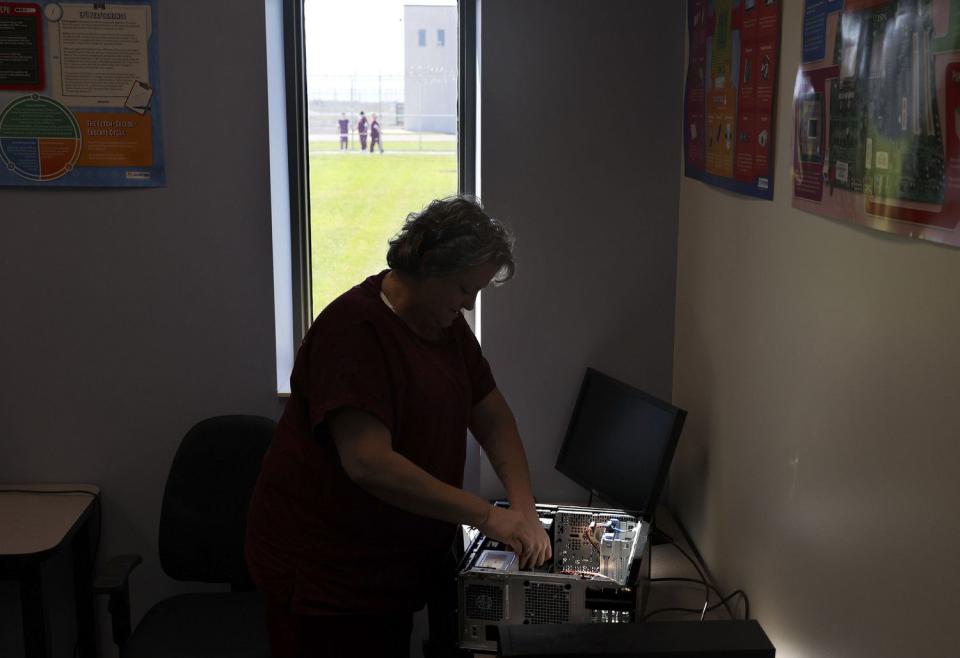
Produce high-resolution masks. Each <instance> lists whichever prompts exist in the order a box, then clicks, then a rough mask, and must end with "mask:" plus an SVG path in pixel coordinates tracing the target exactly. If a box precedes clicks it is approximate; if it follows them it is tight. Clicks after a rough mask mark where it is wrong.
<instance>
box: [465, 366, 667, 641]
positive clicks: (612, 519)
mask: <svg viewBox="0 0 960 658" xmlns="http://www.w3.org/2000/svg"><path fill="white" fill-rule="evenodd" d="M685 417H686V412H685V411H683V410H682V409H678V408H676V407H674V406H673V405H670V404H669V403H666V402H664V401H662V400H659V399H657V398H656V397H654V396H651V395H649V394H647V393H645V392H643V391H640V390H639V389H636V388H634V387H632V386H629V385H627V384H624V383H623V382H620V381H617V380H616V379H613V378H612V377H609V376H607V375H604V374H603V373H600V372H598V371H596V370H593V369H591V368H588V369H587V372H586V375H585V376H584V379H583V383H582V384H581V387H580V392H579V395H578V396H577V401H576V404H575V406H574V410H573V414H572V416H571V419H570V423H569V425H568V427H567V434H566V437H565V438H564V442H563V445H562V447H561V449H560V454H559V457H558V459H557V465H556V468H557V470H558V471H560V472H561V473H563V474H565V475H567V476H568V477H570V478H571V479H572V480H574V481H575V482H577V483H578V484H580V485H581V486H583V487H584V488H586V489H587V490H588V491H590V493H591V498H592V496H593V494H594V493H596V494H597V495H598V496H599V497H600V498H601V499H602V500H604V501H605V502H607V503H608V504H614V505H616V507H602V508H601V507H589V506H586V507H581V506H576V505H561V504H557V505H544V504H538V505H537V512H538V514H539V516H540V520H541V523H542V524H543V526H544V529H545V530H546V531H547V533H548V535H549V536H550V539H551V542H552V547H553V559H552V560H550V561H548V562H547V563H545V564H544V565H542V566H540V567H537V568H535V569H533V570H529V571H524V570H521V569H520V568H519V565H518V561H517V558H516V556H515V555H514V554H513V553H511V552H509V551H507V550H506V547H504V546H502V545H501V544H500V543H499V542H497V541H494V540H492V539H490V538H488V537H485V536H484V535H483V534H482V533H480V532H479V531H478V530H476V529H475V528H466V529H465V530H466V532H467V536H466V543H467V548H466V551H465V553H464V556H463V559H462V560H461V562H460V566H459V569H458V576H457V590H458V625H459V629H458V633H459V638H458V639H459V646H460V648H461V649H465V650H471V651H477V652H495V651H496V650H497V638H498V628H499V626H500V625H502V624H565V623H601V624H604V623H624V622H631V621H634V620H635V619H636V618H637V616H638V613H639V614H642V611H643V609H644V606H645V602H646V596H647V586H646V585H647V582H648V581H649V577H650V572H649V569H650V537H651V533H652V531H653V512H654V509H655V508H656V505H657V502H658V500H659V497H660V492H661V491H662V489H663V486H664V483H665V481H666V476H667V472H668V470H669V468H670V462H671V461H672V459H673V453H674V450H675V448H676V445H677V440H678V438H679V436H680V431H681V430H682V428H683V422H684V419H685ZM497 504H498V505H506V504H507V503H503V502H498V503H497Z"/></svg>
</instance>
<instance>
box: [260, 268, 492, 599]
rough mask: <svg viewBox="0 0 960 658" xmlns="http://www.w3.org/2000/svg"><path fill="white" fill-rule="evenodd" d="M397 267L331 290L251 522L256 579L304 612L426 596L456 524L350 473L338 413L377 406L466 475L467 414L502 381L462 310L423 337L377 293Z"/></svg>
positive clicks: (304, 350)
mask: <svg viewBox="0 0 960 658" xmlns="http://www.w3.org/2000/svg"><path fill="white" fill-rule="evenodd" d="M386 273H387V272H386V271H384V272H381V273H380V274H378V275H375V276H372V277H370V278H368V279H367V280H366V281H364V282H363V283H361V284H360V285H358V286H355V287H354V288H352V289H351V290H349V291H347V292H346V293H344V294H343V295H341V296H340V297H339V298H337V299H336V300H334V301H333V302H332V303H331V304H330V305H329V306H328V307H327V308H326V309H324V311H323V312H322V313H321V314H320V315H319V316H318V317H317V319H316V320H315V321H314V323H313V326H312V327H311V328H310V330H309V331H308V332H307V335H306V337H305V338H304V340H303V343H302V344H301V346H300V349H299V351H298V352H297V358H296V361H295V363H294V366H293V374H292V375H291V377H290V385H291V394H290V398H289V399H288V401H287V405H286V408H285V410H284V413H283V417H282V418H281V419H280V423H279V426H278V428H277V433H276V435H275V436H274V440H273V444H272V445H271V446H270V450H269V451H268V452H267V455H266V457H265V458H264V461H263V470H262V471H261V474H260V478H259V480H258V482H257V486H256V489H255V491H254V495H253V499H252V501H251V504H250V514H249V517H248V523H247V543H246V554H247V562H248V564H249V566H250V571H251V574H252V575H253V578H254V581H255V582H256V583H257V585H258V586H259V587H260V588H261V589H264V590H266V591H268V592H271V593H273V594H279V595H289V596H291V600H292V610H293V611H294V612H297V613H302V614H325V613H348V612H371V611H382V610H395V609H408V610H416V609H419V608H420V607H422V605H423V597H424V592H423V588H424V585H425V582H426V580H427V578H428V574H429V573H430V570H431V568H433V567H434V566H435V565H436V564H437V563H438V562H439V561H440V558H441V557H442V556H443V555H444V554H445V553H446V551H448V550H449V548H450V545H451V542H452V540H453V536H454V535H453V531H454V526H453V525H452V524H449V523H443V522H441V521H436V520H433V519H428V518H426V517H423V516H419V515H416V514H412V513H409V512H405V511H403V510H401V509H400V508H398V507H394V506H392V505H390V504H389V503H387V502H384V501H381V500H380V499H378V498H376V497H374V496H373V495H371V494H369V493H367V492H366V491H365V490H363V489H361V488H360V487H359V486H357V485H356V484H354V483H353V481H352V480H350V478H349V477H348V476H347V475H346V473H345V472H344V470H343V467H342V466H341V464H340V459H339V456H338V454H337V450H336V446H335V445H334V443H333V441H332V439H331V437H330V435H329V427H328V423H327V420H328V418H329V416H330V413H331V412H333V411H335V410H337V409H339V408H341V407H354V408H356V409H361V410H363V411H366V412H368V413H370V414H373V415H374V416H376V417H377V418H379V419H380V421H381V422H382V423H383V424H384V425H385V426H386V427H387V429H389V430H390V434H391V436H392V442H393V449H394V450H396V451H397V452H398V453H400V454H401V455H403V456H404V457H406V458H408V459H409V460H411V461H412V462H413V463H414V464H416V465H417V466H419V467H421V468H422V469H424V470H425V471H427V472H428V473H430V474H431V475H433V476H434V477H436V478H438V479H439V480H441V481H443V482H446V483H447V484H450V485H453V486H455V487H460V486H462V485H463V466H464V459H465V454H466V433H467V424H468V422H469V419H470V414H471V410H472V409H473V406H474V405H475V404H477V403H478V402H479V401H480V400H482V399H483V398H484V397H485V396H486V395H487V394H488V393H490V392H491V391H492V390H493V389H494V387H495V383H494V380H493V375H492V374H491V372H490V367H489V365H488V364H487V361H486V359H484V357H483V354H482V353H481V352H480V345H479V344H478V343H477V340H476V337H475V336H474V335H473V332H472V331H470V327H469V326H467V323H466V321H465V320H464V319H463V317H462V316H458V317H457V319H456V321H455V322H454V323H453V325H452V326H451V327H449V328H448V329H447V330H446V332H445V336H444V337H443V338H442V339H440V340H437V341H428V340H425V339H423V338H421V337H419V336H418V335H417V334H416V333H414V332H413V330H412V329H410V327H409V326H407V324H406V323H405V322H404V321H403V320H401V319H400V318H399V317H397V316H396V315H395V314H394V313H393V311H391V310H390V309H389V308H388V307H387V306H386V304H384V302H383V300H382V299H381V298H380V285H381V282H382V280H383V277H384V276H385V275H386Z"/></svg>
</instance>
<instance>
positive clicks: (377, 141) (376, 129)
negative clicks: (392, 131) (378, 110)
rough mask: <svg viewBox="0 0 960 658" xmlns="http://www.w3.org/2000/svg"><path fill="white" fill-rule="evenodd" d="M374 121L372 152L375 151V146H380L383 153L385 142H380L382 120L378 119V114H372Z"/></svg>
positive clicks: (371, 135)
mask: <svg viewBox="0 0 960 658" xmlns="http://www.w3.org/2000/svg"><path fill="white" fill-rule="evenodd" d="M370 116H371V118H372V121H371V122H370V152H371V153H373V147H374V146H379V147H380V152H381V153H383V144H381V143H380V122H379V121H377V115H376V114H372V115H370Z"/></svg>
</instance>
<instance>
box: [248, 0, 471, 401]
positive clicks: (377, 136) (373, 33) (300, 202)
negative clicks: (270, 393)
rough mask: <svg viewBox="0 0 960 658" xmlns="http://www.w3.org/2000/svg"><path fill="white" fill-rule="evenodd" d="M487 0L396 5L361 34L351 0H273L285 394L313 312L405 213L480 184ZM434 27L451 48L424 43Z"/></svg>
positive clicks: (281, 384) (356, 276)
mask: <svg viewBox="0 0 960 658" xmlns="http://www.w3.org/2000/svg"><path fill="white" fill-rule="evenodd" d="M427 1H428V2H429V1H432V2H438V3H439V2H449V1H450V0H427ZM478 1H479V0H465V2H463V4H461V5H460V6H459V7H458V6H456V5H454V6H451V5H440V4H434V5H430V4H417V5H408V4H405V2H404V0H384V7H382V8H381V9H380V10H378V12H376V13H375V14H376V15H377V18H376V19H374V20H373V21H365V23H364V39H362V40H359V41H358V40H356V39H355V38H354V36H355V35H354V33H353V32H352V31H350V30H344V29H342V27H343V25H345V24H349V23H350V21H351V20H352V18H351V16H352V13H351V12H352V7H353V5H352V3H351V2H350V0H265V3H266V8H267V30H268V35H267V46H268V57H267V60H268V61H267V64H268V82H269V89H270V91H269V100H268V106H269V112H270V148H271V162H270V169H271V190H272V194H271V198H272V204H273V207H272V212H273V224H274V269H275V272H274V282H275V286H274V292H275V304H276V312H277V386H278V390H279V391H280V392H281V393H284V392H287V393H288V392H289V375H290V370H291V368H292V364H293V357H294V346H295V345H297V344H298V343H299V342H300V340H301V339H302V337H303V335H304V334H305V332H306V329H307V328H308V327H309V325H310V323H311V322H312V321H313V318H314V317H315V316H316V315H317V314H318V313H319V312H320V311H322V310H323V308H324V307H325V306H326V305H327V304H328V303H329V302H330V301H332V300H333V299H334V298H335V297H336V296H338V295H339V294H341V293H342V292H344V291H345V290H347V289H348V288H349V287H351V286H353V285H356V284H357V283H359V282H360V281H361V280H362V279H363V278H365V277H366V276H369V275H370V274H375V273H376V272H378V271H380V270H381V269H384V268H385V267H386V242H387V240H388V239H389V238H390V237H392V236H393V235H394V234H395V233H396V231H397V229H399V227H400V225H401V222H402V220H403V218H404V217H405V216H406V215H407V213H409V212H411V211H415V210H419V209H420V208H422V207H423V206H424V205H426V204H427V203H429V201H431V200H432V199H434V198H437V197H441V196H448V195H450V194H455V193H457V192H461V193H476V192H477V189H476V186H475V183H474V172H475V171H476V149H475V144H476V137H475V128H474V126H475V116H476V102H475V99H476V87H477V82H476V45H475V44H476V22H477V13H476V4H477V3H478ZM388 4H389V6H387V5H388ZM424 24H426V25H433V26H436V25H443V26H444V27H442V28H434V29H437V40H438V44H439V45H443V46H446V34H447V33H448V32H450V31H451V30H455V31H453V32H451V34H453V35H454V36H453V37H451V40H452V43H451V44H450V45H451V47H450V48H445V49H444V51H437V50H433V49H427V50H421V48H424V47H425V46H426V38H427V31H428V30H427V29H422V28H418V27H416V26H417V25H424ZM458 26H459V27H458ZM478 308H479V307H478Z"/></svg>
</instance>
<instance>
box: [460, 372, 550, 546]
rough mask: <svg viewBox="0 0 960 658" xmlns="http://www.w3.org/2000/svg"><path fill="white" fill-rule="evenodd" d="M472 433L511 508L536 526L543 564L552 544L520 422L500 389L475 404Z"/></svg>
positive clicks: (471, 421)
mask: <svg viewBox="0 0 960 658" xmlns="http://www.w3.org/2000/svg"><path fill="white" fill-rule="evenodd" d="M470 431H471V432H473V435H474V437H476V439H477V441H478V442H479V443H480V446H481V447H482V448H483V451H484V452H485V453H486V454H487V457H489V459H490V463H491V464H493V468H494V470H495V471H496V473H497V477H498V478H500V481H501V482H502V483H503V486H504V488H505V489H506V491H507V498H509V499H510V507H511V509H514V510H517V511H519V512H520V513H521V514H523V516H524V517H525V518H526V519H527V522H528V523H530V524H531V525H533V526H534V527H535V529H536V531H537V532H536V550H537V551H539V554H540V560H539V562H537V564H541V563H542V562H543V561H544V560H547V559H549V558H550V556H551V554H552V551H551V548H550V542H549V541H548V537H547V534H546V533H545V532H544V531H543V526H542V525H541V524H540V519H539V516H538V515H537V510H536V505H535V501H534V498H533V490H532V488H531V486H530V469H529V467H528V465H527V456H526V453H525V452H524V450H523V442H522V441H521V440H520V432H519V430H518V429H517V421H516V419H515V418H514V416H513V411H511V409H510V406H509V405H508V404H507V401H506V399H504V397H503V395H502V394H501V393H500V390H499V389H496V388H495V389H493V390H492V391H491V392H490V393H489V394H487V396H486V397H485V398H483V399H482V400H481V401H480V402H478V403H477V404H476V405H474V407H473V413H472V415H471V418H470Z"/></svg>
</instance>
